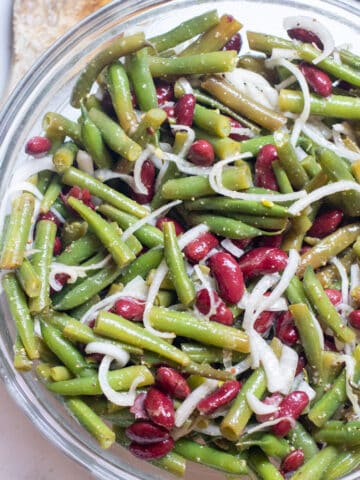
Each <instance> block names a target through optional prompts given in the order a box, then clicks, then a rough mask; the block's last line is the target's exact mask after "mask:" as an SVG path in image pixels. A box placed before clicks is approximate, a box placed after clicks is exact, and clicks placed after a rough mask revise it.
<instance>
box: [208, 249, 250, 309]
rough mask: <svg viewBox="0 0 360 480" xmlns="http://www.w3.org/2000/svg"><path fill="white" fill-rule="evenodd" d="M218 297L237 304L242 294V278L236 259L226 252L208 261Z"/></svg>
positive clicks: (243, 285)
mask: <svg viewBox="0 0 360 480" xmlns="http://www.w3.org/2000/svg"><path fill="white" fill-rule="evenodd" d="M209 266H210V270H211V273H212V274H213V276H214V277H215V280H216V283H217V287H218V290H219V293H220V296H221V297H222V298H223V299H224V300H225V302H229V303H237V302H238V301H239V300H240V299H241V297H242V296H243V294H244V291H245V284H244V277H243V273H242V271H241V268H240V267H239V264H238V263H237V261H236V259H235V258H234V257H233V256H232V255H231V254H230V253H227V252H218V253H215V254H214V255H212V256H211V257H210V259H209Z"/></svg>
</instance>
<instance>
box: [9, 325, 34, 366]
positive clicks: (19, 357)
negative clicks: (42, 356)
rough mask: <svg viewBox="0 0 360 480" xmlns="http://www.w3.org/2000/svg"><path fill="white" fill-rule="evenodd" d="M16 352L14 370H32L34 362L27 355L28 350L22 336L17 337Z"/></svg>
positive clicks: (14, 349) (14, 347)
mask: <svg viewBox="0 0 360 480" xmlns="http://www.w3.org/2000/svg"><path fill="white" fill-rule="evenodd" d="M13 351H14V368H16V370H19V371H22V372H28V371H29V370H31V368H32V361H31V360H30V359H29V357H28V356H27V354H26V350H25V348H24V345H23V343H22V341H21V338H20V335H19V334H17V335H16V340H15V343H14V346H13Z"/></svg>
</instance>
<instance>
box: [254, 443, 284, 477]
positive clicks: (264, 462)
mask: <svg viewBox="0 0 360 480" xmlns="http://www.w3.org/2000/svg"><path fill="white" fill-rule="evenodd" d="M249 465H250V467H252V468H253V469H254V471H255V472H256V473H257V475H258V476H259V478H261V479H262V480H281V479H283V478H284V477H283V476H282V474H281V473H280V472H279V470H278V469H277V468H276V467H275V465H273V464H272V463H271V462H270V460H269V459H268V457H267V456H266V455H265V453H263V452H262V451H261V450H260V448H252V449H251V450H250V453H249Z"/></svg>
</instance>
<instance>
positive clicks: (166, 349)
mask: <svg viewBox="0 0 360 480" xmlns="http://www.w3.org/2000/svg"><path fill="white" fill-rule="evenodd" d="M154 308H157V309H159V307H154ZM150 321H151V318H150ZM151 323H152V322H151ZM94 332H95V333H97V334H99V335H103V336H105V337H109V338H113V339H114V340H120V341H123V342H125V343H129V344H130V345H135V346H136V347H140V348H145V349H146V350H150V351H151V352H155V353H158V354H159V355H162V356H163V357H164V358H168V359H169V360H172V361H174V362H176V363H179V364H180V365H188V364H189V363H190V358H189V357H188V356H187V355H186V353H184V352H182V351H181V350H179V349H178V348H176V347H173V346H172V345H171V344H169V343H168V342H166V341H165V340H163V339H161V338H159V337H157V336H155V335H153V334H152V333H150V332H148V331H147V330H145V329H144V328H142V327H139V326H138V325H136V324H134V323H133V322H130V321H129V320H125V319H124V318H122V317H120V316H119V315H114V314H112V313H109V312H105V311H102V312H100V313H99V315H98V317H97V319H96V322H95V327H94Z"/></svg>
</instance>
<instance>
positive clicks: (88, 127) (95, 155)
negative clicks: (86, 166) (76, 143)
mask: <svg viewBox="0 0 360 480" xmlns="http://www.w3.org/2000/svg"><path fill="white" fill-rule="evenodd" d="M81 138H82V141H83V143H84V146H85V149H86V151H87V153H88V154H89V155H90V156H91V158H92V159H93V160H94V163H95V165H96V166H97V167H98V168H111V167H112V164H113V160H112V157H111V155H110V152H109V150H108V149H107V148H106V145H105V143H104V140H103V137H102V135H101V132H100V129H99V128H98V127H97V126H96V125H95V123H94V122H93V121H92V120H91V118H90V117H89V114H88V112H87V110H86V109H85V107H84V105H83V103H81ZM68 166H70V165H68Z"/></svg>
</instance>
